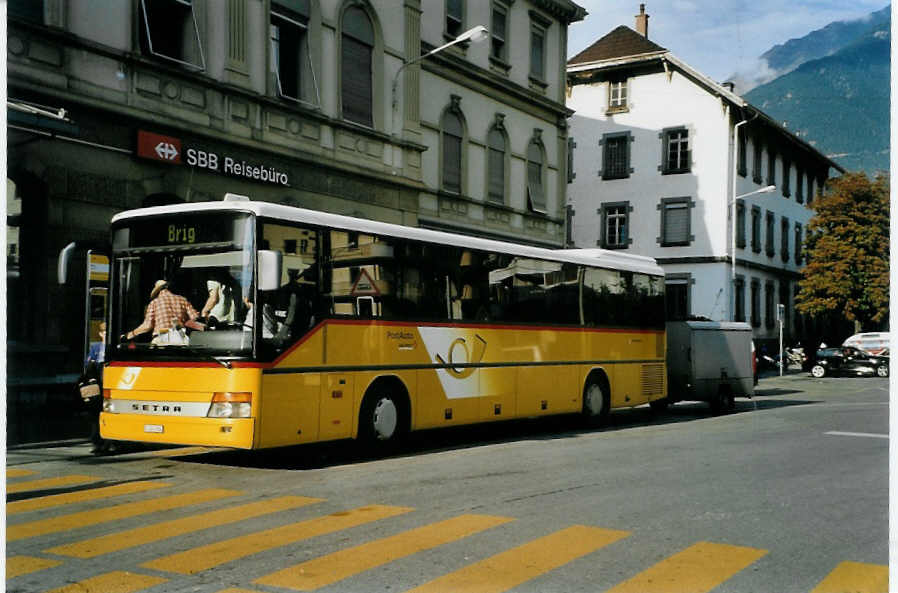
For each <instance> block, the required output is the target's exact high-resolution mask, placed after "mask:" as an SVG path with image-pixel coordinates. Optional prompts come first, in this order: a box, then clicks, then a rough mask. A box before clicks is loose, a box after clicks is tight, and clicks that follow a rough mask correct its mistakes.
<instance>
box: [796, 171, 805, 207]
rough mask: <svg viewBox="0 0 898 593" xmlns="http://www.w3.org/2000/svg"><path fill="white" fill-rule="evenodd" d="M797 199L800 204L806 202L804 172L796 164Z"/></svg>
mask: <svg viewBox="0 0 898 593" xmlns="http://www.w3.org/2000/svg"><path fill="white" fill-rule="evenodd" d="M795 201H796V202H798V203H799V204H802V203H804V173H803V172H802V170H801V169H799V168H798V166H797V165H796V166H795Z"/></svg>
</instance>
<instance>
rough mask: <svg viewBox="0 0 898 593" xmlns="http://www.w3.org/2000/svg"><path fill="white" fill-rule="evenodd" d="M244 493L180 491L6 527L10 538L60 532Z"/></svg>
mask: <svg viewBox="0 0 898 593" xmlns="http://www.w3.org/2000/svg"><path fill="white" fill-rule="evenodd" d="M240 494H242V493H241V492H240V491H238V490H221V489H209V490H198V491H196V492H188V493H186V494H176V495H174V496H164V497H161V498H154V499H152V500H146V501H138V502H129V503H125V504H120V505H116V506H111V507H104V508H101V509H95V510H91V511H82V512H80V513H72V514H70V515H63V516H61V517H50V518H48V519H42V520H39V521H31V522H29V523H20V524H18V525H10V526H8V527H7V528H6V540H7V541H15V540H20V539H25V538H27V537H35V536H38V535H45V534H47V533H58V532H60V531H68V530H70V529H76V528H78V527H85V526H87V525H98V524H100V523H107V522H109V521H116V520H118V519H126V518H128V517H136V516H138V515H147V514H149V513H156V512H159V511H167V510H170V509H175V508H178V507H183V506H189V505H192V504H199V503H202V502H209V501H212V500H217V499H219V498H226V497H228V496H238V495H240Z"/></svg>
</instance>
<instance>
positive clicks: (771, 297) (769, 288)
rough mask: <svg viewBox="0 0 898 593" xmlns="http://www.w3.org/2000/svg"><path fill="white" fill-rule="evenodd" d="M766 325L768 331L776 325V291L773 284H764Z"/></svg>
mask: <svg viewBox="0 0 898 593" xmlns="http://www.w3.org/2000/svg"><path fill="white" fill-rule="evenodd" d="M764 305H765V306H764V325H765V326H767V328H768V329H770V328H772V327H773V326H774V325H776V291H775V290H774V288H773V282H771V281H768V282H767V283H766V284H764Z"/></svg>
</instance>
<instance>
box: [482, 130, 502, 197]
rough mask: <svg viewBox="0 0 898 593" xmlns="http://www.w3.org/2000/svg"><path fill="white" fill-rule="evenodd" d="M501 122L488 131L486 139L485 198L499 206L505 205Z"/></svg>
mask: <svg viewBox="0 0 898 593" xmlns="http://www.w3.org/2000/svg"><path fill="white" fill-rule="evenodd" d="M501 125H502V124H501V120H500V121H499V122H497V123H496V125H495V126H494V127H493V128H492V129H491V130H490V133H489V134H488V135H487V137H486V144H487V151H488V154H489V156H488V158H487V167H488V168H489V169H488V172H487V178H488V182H487V183H488V185H489V187H488V188H487V197H488V198H489V199H490V200H491V201H493V202H498V203H500V204H504V203H505V157H506V148H505V147H506V141H505V134H504V133H503V129H502V127H501Z"/></svg>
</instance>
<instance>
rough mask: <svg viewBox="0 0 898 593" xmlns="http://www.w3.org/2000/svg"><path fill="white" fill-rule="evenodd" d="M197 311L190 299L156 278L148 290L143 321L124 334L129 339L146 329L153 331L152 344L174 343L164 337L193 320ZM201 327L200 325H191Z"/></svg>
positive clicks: (143, 332)
mask: <svg viewBox="0 0 898 593" xmlns="http://www.w3.org/2000/svg"><path fill="white" fill-rule="evenodd" d="M198 317H199V313H197V312H196V309H194V308H193V305H191V304H190V301H188V300H187V299H185V298H184V297H182V296H181V295H178V294H175V293H173V292H171V291H170V290H169V288H168V282H167V281H166V280H157V281H156V284H155V285H154V286H153V290H152V292H150V304H149V305H148V306H147V312H146V316H145V317H144V320H143V323H141V324H140V325H138V326H137V327H135V328H134V329H133V330H131V331H129V332H128V333H127V334H125V338H126V339H128V340H130V339H132V338H134V337H135V336H139V335H140V334H145V333H146V332H148V331H152V332H153V342H152V343H154V344H163V343H168V344H171V343H175V342H174V341H172V340H171V338H170V337H164V336H165V334H168V333H169V332H171V331H172V330H176V331H177V330H180V329H181V328H183V327H185V326H186V325H187V324H188V323H191V322H195V321H196V319H197V318H198ZM192 327H196V328H197V329H202V327H201V326H198V325H197V326H192Z"/></svg>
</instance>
